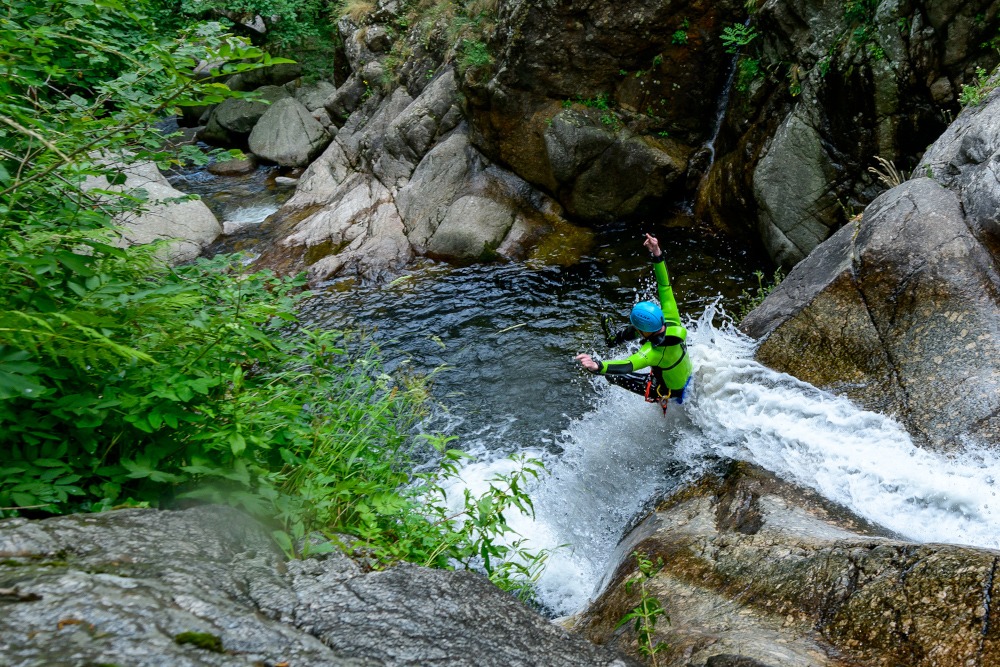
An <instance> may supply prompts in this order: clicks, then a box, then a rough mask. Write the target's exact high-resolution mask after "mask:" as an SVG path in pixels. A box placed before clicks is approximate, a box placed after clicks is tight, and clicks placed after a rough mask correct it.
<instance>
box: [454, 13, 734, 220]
mask: <svg viewBox="0 0 1000 667" xmlns="http://www.w3.org/2000/svg"><path fill="white" fill-rule="evenodd" d="M740 12H741V3H739V2H735V1H726V2H700V1H697V0H696V1H694V2H666V3H653V4H650V3H642V2H625V3H607V2H568V1H554V2H545V3H535V2H523V1H520V0H512V1H509V2H505V3H502V4H501V7H500V12H499V13H500V29H499V30H498V33H497V37H496V38H495V39H494V41H493V43H492V46H493V48H494V50H495V51H496V54H497V55H496V62H495V66H494V73H493V75H492V77H491V78H489V79H488V80H487V81H485V82H480V81H475V80H469V79H468V78H467V79H466V81H465V83H466V88H467V89H468V91H469V101H470V103H469V112H470V116H471V119H472V124H473V128H474V133H473V140H474V142H475V144H476V145H477V146H478V147H480V148H481V149H482V150H483V151H484V152H485V153H486V154H487V155H488V156H490V157H491V158H493V159H496V160H499V161H500V162H502V163H504V164H507V165H509V166H510V167H511V168H512V169H513V170H514V171H515V172H516V173H517V174H518V175H520V176H521V177H523V178H524V179H526V180H527V181H529V182H530V183H533V184H535V185H536V186H539V187H541V188H543V189H545V190H546V191H547V192H550V193H552V194H553V195H554V196H555V197H556V198H557V199H558V200H559V202H560V203H562V204H563V205H564V206H565V207H566V210H567V211H568V212H569V213H570V214H572V215H573V216H575V217H577V218H582V219H585V220H590V221H607V220H614V219H620V218H623V217H628V216H630V215H633V214H636V213H649V212H650V211H651V210H653V208H654V207H656V206H657V205H660V206H662V204H663V203H664V202H668V201H671V200H673V201H676V200H677V199H679V198H680V197H682V196H683V194H684V192H685V189H686V178H685V177H686V174H687V172H688V162H689V161H690V160H691V158H692V156H693V155H694V154H695V153H696V152H697V151H698V150H699V149H700V148H701V147H702V146H703V144H704V143H705V142H707V141H708V140H709V138H710V136H711V134H712V133H713V130H714V123H715V117H716V113H717V104H718V102H717V101H718V99H719V97H720V96H721V94H722V92H723V89H724V87H725V85H726V81H727V76H726V68H727V66H728V64H729V61H730V60H731V57H730V56H728V55H726V54H725V53H724V51H723V46H722V42H721V41H720V40H719V35H720V33H721V31H722V27H723V26H724V25H728V24H729V23H731V22H732V21H735V20H737V19H738V18H739V16H740Z"/></svg>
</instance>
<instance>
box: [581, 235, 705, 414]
mask: <svg viewBox="0 0 1000 667" xmlns="http://www.w3.org/2000/svg"><path fill="white" fill-rule="evenodd" d="M653 273H654V274H655V275H656V290H657V292H658V293H659V296H660V308H662V309H663V319H664V323H665V324H666V329H664V331H663V333H662V334H654V335H653V336H650V337H649V338H647V339H646V340H645V342H644V343H643V344H642V347H640V348H639V351H638V352H636V353H635V354H633V355H631V356H630V357H628V358H627V359H615V360H612V361H599V362H598V364H599V366H600V368H598V370H597V372H598V373H600V374H602V375H621V374H625V373H632V372H634V371H638V370H641V369H643V368H651V369H652V372H653V374H654V375H655V376H656V378H657V380H658V381H659V383H660V384H659V386H660V387H661V389H660V391H661V393H663V394H665V393H666V391H665V390H666V389H667V388H669V389H670V391H671V393H672V394H678V393H680V392H681V390H683V389H684V385H685V384H687V381H688V378H690V377H691V370H692V365H691V357H689V356H688V354H687V348H686V346H685V345H684V341H685V340H687V329H685V328H684V327H683V326H681V316H680V313H679V312H678V310H677V301H676V300H675V299H674V290H673V288H671V287H670V278H669V277H668V276H667V266H666V264H664V262H663V255H662V254H661V255H658V256H656V257H654V258H653ZM639 336H640V334H639V332H638V331H637V330H636V329H635V327H632V326H629V327H627V328H626V329H625V330H624V331H621V332H619V333H618V335H617V336H616V337H615V340H614V341H613V342H614V344H619V343H623V342H625V341H627V340H635V339H636V338H638V337H639Z"/></svg>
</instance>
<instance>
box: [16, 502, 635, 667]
mask: <svg viewBox="0 0 1000 667" xmlns="http://www.w3.org/2000/svg"><path fill="white" fill-rule="evenodd" d="M10 591H15V592H16V593H10ZM0 663H2V664H5V665H7V664H10V665H98V664H120V665H132V666H135V667H147V666H148V667H153V666H162V665H180V666H189V665H190V666H192V667H193V666H195V665H211V666H220V667H221V666H226V667H229V666H233V667H235V666H236V665H280V664H288V665H310V666H316V667H326V666H329V667H335V666H336V667H374V666H376V665H387V666H388V665H393V666H396V665H398V666H404V665H413V666H416V665H428V664H447V665H456V666H461V665H469V666H470V667H471V666H473V665H487V666H491V665H495V666H497V667H500V666H505V665H543V664H544V665H558V666H567V667H569V666H580V667H583V666H594V667H598V666H606V667H612V666H615V667H628V666H629V665H633V664H634V663H632V662H631V661H629V660H628V659H626V658H623V657H620V656H618V655H616V654H615V653H613V652H612V651H610V650H607V649H603V648H600V647H596V646H594V645H592V644H589V643H588V642H586V641H584V640H583V639H581V638H579V637H577V636H574V635H571V634H569V633H568V632H566V631H565V630H563V629H561V628H559V627H557V626H555V625H553V624H551V623H550V622H548V621H546V620H545V619H544V618H542V617H541V616H540V615H538V614H537V613H535V612H534V611H532V610H530V609H528V608H527V607H525V606H524V605H522V604H521V603H520V602H518V601H517V600H516V599H515V598H513V597H511V596H510V595H508V594H506V593H503V592H501V591H500V590H499V589H497V588H496V587H495V586H493V585H492V584H490V583H489V581H488V580H486V579H485V578H484V577H482V576H480V575H477V574H472V573H468V572H464V573H460V572H444V571H433V570H428V569H425V568H420V567H416V566H401V567H399V568H392V569H389V570H385V571H381V572H370V573H364V572H363V571H362V570H361V568H359V567H358V566H357V565H356V564H355V563H354V562H353V561H351V560H349V559H348V558H346V557H344V556H342V555H339V554H335V555H331V556H328V557H325V558H324V559H323V560H315V559H307V560H299V561H292V562H287V563H286V562H284V559H283V558H282V556H281V555H280V553H279V552H278V551H277V550H276V549H275V547H274V544H273V542H272V541H271V539H270V537H269V533H268V531H267V530H266V529H265V528H264V527H263V526H261V525H259V524H258V523H257V522H255V521H253V520H251V519H249V518H248V517H247V516H245V515H243V514H241V513H239V512H237V511H235V510H232V509H229V508H225V507H214V506H207V507H200V508H196V509H190V510H185V511H178V512H161V511H156V510H122V511H114V512H107V513H102V514H91V515H74V516H67V517H59V518H54V519H48V520H44V521H35V522H32V521H27V520H24V519H10V520H6V521H0Z"/></svg>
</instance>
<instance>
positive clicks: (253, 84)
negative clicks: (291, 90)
mask: <svg viewBox="0 0 1000 667" xmlns="http://www.w3.org/2000/svg"><path fill="white" fill-rule="evenodd" d="M300 76H302V65H300V64H299V63H280V64H277V65H269V66H267V67H260V68H257V69H251V70H247V71H245V72H239V73H237V74H234V75H232V76H231V77H229V78H228V79H226V86H228V87H229V89H230V90H256V89H257V88H260V87H261V86H283V85H285V84H286V83H288V82H289V81H294V80H295V79H297V78H299V77H300Z"/></svg>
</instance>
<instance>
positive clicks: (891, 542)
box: [575, 464, 1000, 667]
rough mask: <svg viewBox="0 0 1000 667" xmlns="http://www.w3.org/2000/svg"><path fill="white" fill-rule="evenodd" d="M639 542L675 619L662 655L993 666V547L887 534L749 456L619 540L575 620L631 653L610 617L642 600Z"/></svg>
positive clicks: (998, 658) (672, 664) (996, 639)
mask: <svg viewBox="0 0 1000 667" xmlns="http://www.w3.org/2000/svg"><path fill="white" fill-rule="evenodd" d="M634 551H638V552H640V553H642V554H645V555H647V556H648V557H649V558H650V559H651V560H652V561H653V562H654V563H655V562H657V561H658V560H659V559H662V561H663V569H662V570H660V571H659V573H658V574H656V575H655V576H654V577H653V578H652V579H650V580H649V581H648V582H647V584H646V586H647V591H649V593H650V594H651V595H653V596H655V597H657V598H658V599H659V601H660V603H661V604H662V605H663V606H664V608H665V609H666V612H667V614H668V615H669V619H670V623H669V624H668V623H667V622H666V621H665V620H661V622H659V623H658V624H657V625H656V631H655V635H654V636H653V642H658V641H664V642H666V647H665V649H664V650H663V651H661V652H660V653H658V654H657V660H658V664H659V665H661V666H665V667H688V666H691V665H698V666H702V665H704V666H705V667H709V666H712V667H714V666H716V665H739V666H740V667H744V666H749V665H754V666H755V667H758V666H760V665H764V666H767V667H801V666H804V665H810V666H812V667H820V666H827V665H829V666H831V667H832V666H841V665H872V666H874V665H878V666H884V667H897V666H899V665H906V666H907V667H931V666H934V667H959V666H963V667H968V666H970V665H971V666H975V667H980V666H982V667H986V666H988V665H998V664H1000V627H998V625H997V623H998V621H1000V610H997V609H996V608H995V607H994V606H993V604H992V601H993V600H994V599H996V596H997V595H998V594H1000V580H995V577H994V574H995V572H996V567H997V563H998V560H1000V552H996V551H991V550H985V549H974V548H970V547H961V546H950V545H940V544H927V545H922V544H914V543H911V542H905V541H902V540H899V539H895V538H894V537H893V536H891V535H889V534H887V533H885V532H884V531H882V530H880V529H878V528H877V527H875V526H872V525H870V524H868V523H866V522H865V521H864V520H863V519H859V518H858V517H856V516H853V515H851V514H850V513H848V512H846V511H845V510H843V509H842V508H838V507H836V506H834V505H832V504H830V503H828V502H826V501H824V500H822V499H821V498H819V497H818V496H817V495H816V494H814V493H812V492H810V491H806V490H803V489H801V488H798V487H795V486H793V485H790V484H787V483H785V482H781V481H780V480H778V479H776V478H775V477H774V476H772V475H771V474H770V473H767V472H765V471H763V470H761V469H758V468H754V467H752V466H750V465H748V464H736V465H734V466H733V467H732V468H731V469H730V470H729V471H728V472H727V473H726V474H724V475H721V476H715V475H710V476H708V477H706V478H704V479H702V480H701V481H700V482H698V483H696V484H694V485H692V486H691V487H689V488H687V489H686V490H683V491H681V492H679V493H677V494H676V495H674V496H673V497H672V498H670V499H668V500H666V501H665V502H663V503H661V504H660V505H659V506H658V507H657V509H656V511H655V512H654V513H653V514H652V515H651V516H650V517H648V518H647V519H646V520H645V521H644V522H643V523H642V524H641V525H639V526H638V527H637V528H636V529H635V530H633V531H632V533H631V534H630V535H629V536H628V537H627V538H626V539H625V540H624V541H623V543H622V544H621V545H619V548H618V551H617V562H618V565H617V568H616V570H615V571H614V574H613V575H612V576H611V577H610V583H609V584H608V586H607V587H606V589H605V591H604V592H603V593H602V594H601V595H600V597H599V598H598V599H597V600H596V601H595V602H594V603H593V604H592V605H591V606H590V608H589V609H588V610H587V611H586V612H585V613H584V614H582V615H581V616H580V617H579V618H577V619H576V621H575V627H577V628H578V629H580V630H582V631H583V632H584V634H585V636H587V637H588V638H589V639H591V640H592V641H595V642H599V643H609V644H611V645H614V646H618V647H621V648H623V649H626V650H628V651H630V652H632V653H633V654H634V653H635V651H636V644H635V635H634V633H633V632H630V631H627V630H625V629H624V628H616V625H617V623H618V621H619V620H620V619H621V618H622V617H623V616H624V615H625V614H626V613H628V612H629V611H630V610H631V609H633V608H634V607H635V606H636V605H637V604H638V598H639V588H638V586H636V585H634V586H632V587H631V588H630V590H629V589H627V588H626V586H625V583H626V582H627V581H629V580H631V581H635V579H636V577H637V573H636V565H635V558H633V557H632V556H631V555H630V554H632V552H634Z"/></svg>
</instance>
